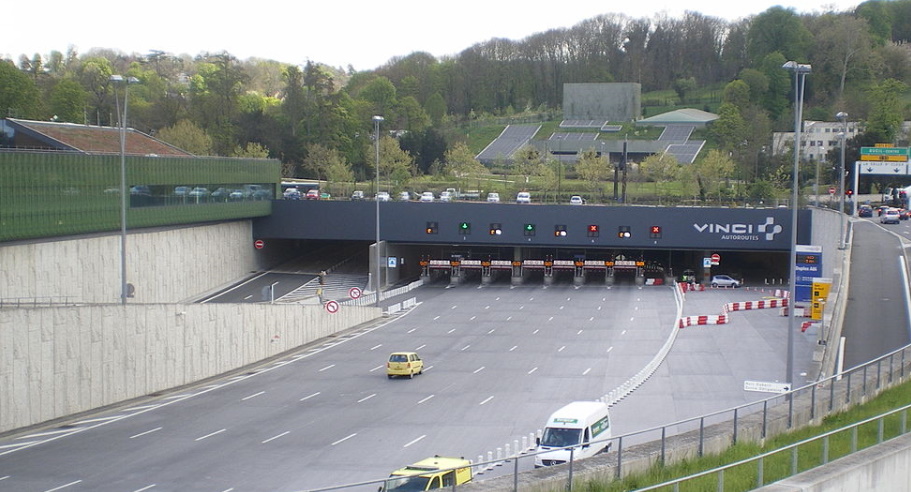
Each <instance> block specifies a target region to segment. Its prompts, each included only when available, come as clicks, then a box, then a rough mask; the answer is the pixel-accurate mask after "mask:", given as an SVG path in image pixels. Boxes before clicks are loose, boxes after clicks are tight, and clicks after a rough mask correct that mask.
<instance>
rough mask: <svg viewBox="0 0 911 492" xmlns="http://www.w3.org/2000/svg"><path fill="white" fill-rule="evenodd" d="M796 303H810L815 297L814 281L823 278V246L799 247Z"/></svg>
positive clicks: (799, 245)
mask: <svg viewBox="0 0 911 492" xmlns="http://www.w3.org/2000/svg"><path fill="white" fill-rule="evenodd" d="M796 265H797V283H796V284H795V285H794V287H795V289H794V291H795V292H794V293H795V295H796V297H797V299H796V302H809V301H810V300H811V299H812V296H813V281H814V280H815V279H818V278H819V277H822V246H812V245H801V244H798V245H797V263H796Z"/></svg>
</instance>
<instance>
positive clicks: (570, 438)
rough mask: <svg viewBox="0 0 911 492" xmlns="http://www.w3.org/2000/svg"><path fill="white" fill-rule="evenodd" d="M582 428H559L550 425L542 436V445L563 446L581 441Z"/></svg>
mask: <svg viewBox="0 0 911 492" xmlns="http://www.w3.org/2000/svg"><path fill="white" fill-rule="evenodd" d="M581 437H582V429H558V428H554V427H548V428H546V429H544V435H543V436H541V445H542V446H547V447H550V448H563V447H566V446H572V445H574V444H579V443H580V442H581Z"/></svg>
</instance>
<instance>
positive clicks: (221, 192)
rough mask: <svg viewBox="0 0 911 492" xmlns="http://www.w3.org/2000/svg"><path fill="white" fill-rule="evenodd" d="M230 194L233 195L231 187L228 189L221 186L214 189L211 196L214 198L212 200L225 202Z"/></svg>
mask: <svg viewBox="0 0 911 492" xmlns="http://www.w3.org/2000/svg"><path fill="white" fill-rule="evenodd" d="M230 195H231V191H230V190H229V189H227V188H225V187H221V188H218V189H216V190H215V191H213V192H212V194H211V195H209V196H210V197H211V198H212V200H217V201H222V202H224V201H227V200H228V197H229V196H230Z"/></svg>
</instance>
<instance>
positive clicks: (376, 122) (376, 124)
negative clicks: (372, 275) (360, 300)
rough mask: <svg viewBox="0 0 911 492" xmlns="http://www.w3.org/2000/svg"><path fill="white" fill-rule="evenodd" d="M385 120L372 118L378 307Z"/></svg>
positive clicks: (374, 286)
mask: <svg viewBox="0 0 911 492" xmlns="http://www.w3.org/2000/svg"><path fill="white" fill-rule="evenodd" d="M384 119H385V118H383V117H382V116H379V115H377V116H374V117H373V143H374V147H375V148H376V169H375V173H376V195H375V196H374V200H375V201H376V245H375V246H374V247H375V248H376V279H375V280H374V282H373V290H374V292H376V305H377V307H379V305H380V271H381V270H380V260H382V257H381V256H380V123H382V122H383V120H384Z"/></svg>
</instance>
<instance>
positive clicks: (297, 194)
mask: <svg viewBox="0 0 911 492" xmlns="http://www.w3.org/2000/svg"><path fill="white" fill-rule="evenodd" d="M282 196H283V197H284V198H285V200H300V199H301V190H299V189H297V188H288V189H287V190H285V191H284V193H282Z"/></svg>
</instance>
